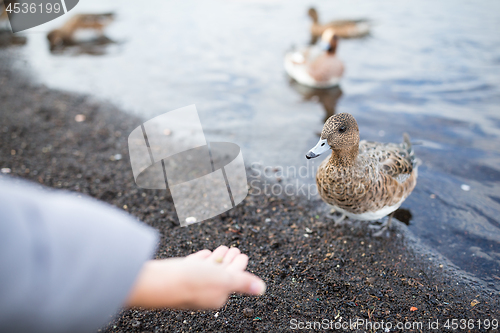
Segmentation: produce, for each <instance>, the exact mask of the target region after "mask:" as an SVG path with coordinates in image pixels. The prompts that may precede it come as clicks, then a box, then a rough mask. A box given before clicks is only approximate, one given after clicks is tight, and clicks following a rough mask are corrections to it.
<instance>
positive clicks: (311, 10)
mask: <svg viewBox="0 0 500 333" xmlns="http://www.w3.org/2000/svg"><path fill="white" fill-rule="evenodd" d="M307 15H309V17H310V18H311V19H312V20H313V22H315V23H318V12H317V11H316V8H314V7H311V8H309V10H308V11H307Z"/></svg>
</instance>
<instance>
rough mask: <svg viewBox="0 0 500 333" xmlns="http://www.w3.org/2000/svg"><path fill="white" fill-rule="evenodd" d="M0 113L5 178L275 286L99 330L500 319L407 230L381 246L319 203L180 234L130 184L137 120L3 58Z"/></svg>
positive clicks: (240, 213) (144, 313) (126, 315)
mask: <svg viewBox="0 0 500 333" xmlns="http://www.w3.org/2000/svg"><path fill="white" fill-rule="evenodd" d="M5 53H7V52H5ZM12 54H15V52H13V53H10V52H9V55H12ZM7 58H9V57H7ZM0 105H1V109H0V112H1V113H2V124H1V125H0V168H10V170H11V171H10V176H15V177H21V178H25V179H29V180H31V181H34V182H38V183H41V184H43V185H46V186H49V187H54V188H61V189H66V190H70V191H76V192H81V193H84V194H87V195H90V196H92V197H95V198H97V199H100V200H103V201H106V202H108V203H110V204H113V205H115V206H117V207H120V208H122V209H125V210H127V211H128V212H129V213H131V214H132V215H134V216H136V217H137V218H139V219H140V220H141V221H143V222H144V223H146V224H149V225H151V226H153V227H155V228H156V229H158V230H159V231H160V233H161V241H160V244H159V247H158V250H157V253H156V256H157V258H167V257H173V256H184V255H187V254H190V253H192V252H194V251H197V250H201V249H203V248H209V249H214V248H215V247H216V246H218V245H220V244H225V245H228V246H231V245H235V246H238V247H239V248H240V249H241V250H242V252H244V253H246V254H248V255H249V257H250V261H249V270H250V271H252V272H254V273H256V274H257V275H259V276H261V277H262V278H263V279H264V280H265V281H266V283H267V285H268V288H267V292H266V294H265V295H264V296H261V297H248V296H239V295H233V296H232V297H231V298H230V299H229V301H228V303H227V304H226V306H225V307H224V308H222V309H220V310H218V311H194V312H193V311H171V310H158V311H149V310H140V309H133V310H124V311H123V312H121V313H120V314H119V315H118V316H117V318H116V319H115V320H114V321H113V322H112V323H110V325H109V326H107V327H106V328H103V329H102V330H100V331H102V332H163V331H165V332H170V331H219V332H220V331H227V332H233V331H244V332H246V331H263V332H267V331H272V332H274V331H282V330H285V329H287V328H288V329H289V328H291V324H290V320H292V319H296V320H297V322H299V321H300V322H304V323H305V322H315V321H322V320H323V319H329V320H333V323H337V322H342V321H343V322H346V321H347V322H348V321H349V320H351V321H353V320H356V319H363V320H370V321H372V322H381V321H382V320H383V321H384V322H386V323H387V322H391V323H393V328H392V329H391V332H392V331H398V330H397V329H396V323H397V322H402V323H406V322H422V323H428V322H429V321H431V322H434V321H436V320H439V323H441V324H444V323H445V322H446V320H451V319H459V320H460V319H467V320H468V319H474V320H475V323H476V326H475V329H473V330H471V331H477V323H478V322H477V320H482V321H484V320H486V319H489V320H490V321H491V320H492V319H497V320H500V317H495V316H498V313H499V310H500V306H499V305H500V302H499V300H498V292H496V291H494V290H491V289H488V288H487V287H486V286H485V285H483V284H482V283H481V282H482V281H479V282H478V281H477V279H476V278H474V277H472V276H470V275H468V274H466V273H464V272H462V271H460V270H457V269H456V266H454V265H453V264H451V263H450V262H449V261H447V260H446V259H444V258H443V257H442V256H440V255H438V254H435V253H432V252H431V251H430V250H428V249H427V248H426V247H424V246H423V245H420V244H419V243H420V242H419V240H418V239H416V238H415V237H413V236H412V235H411V233H409V232H407V231H405V230H406V229H405V228H404V227H402V226H401V225H400V224H399V223H395V225H396V226H395V228H394V229H393V230H392V232H391V236H390V237H389V238H382V239H378V238H373V237H371V235H370V234H371V232H370V230H369V228H368V227H367V226H366V225H365V224H362V223H347V224H344V225H342V226H340V227H334V226H333V223H332V222H331V221H329V220H328V219H326V218H325V217H324V212H323V210H324V207H323V206H322V203H321V201H320V200H317V199H316V200H313V201H308V200H305V199H304V198H300V197H297V198H295V199H294V200H292V199H291V198H288V197H274V196H271V197H266V196H264V195H249V196H248V197H247V198H246V199H245V200H244V201H243V203H242V204H240V205H238V206H237V207H236V208H234V209H232V210H231V211H228V212H226V213H224V214H222V215H220V216H218V217H216V218H213V219H211V220H209V221H206V222H202V223H199V224H196V225H193V226H190V227H186V228H180V227H178V226H177V225H176V216H175V209H174V207H173V204H172V200H171V198H169V197H168V195H167V194H166V192H165V191H160V190H144V189H140V188H138V187H137V186H136V185H135V183H134V181H133V176H132V170H131V167H130V163H129V157H128V149H127V136H128V134H129V133H130V132H131V131H132V130H133V129H134V128H135V127H136V126H138V125H140V124H141V120H140V119H138V118H135V117H133V116H130V115H128V114H126V113H124V112H122V111H120V110H119V109H118V108H116V107H115V106H113V105H111V104H109V103H102V102H99V101H96V100H95V99H93V98H91V97H90V96H82V95H78V94H73V93H69V92H61V91H57V90H51V89H48V88H46V87H44V86H41V85H38V84H34V83H32V82H31V81H30V79H29V78H28V77H25V74H24V73H21V74H18V73H15V72H13V71H12V70H11V68H9V59H5V58H3V59H1V60H0ZM77 115H83V116H84V118H85V120H84V121H81V122H77V121H76V120H75V119H76V116H77ZM79 119H82V117H81V116H80V117H79ZM0 175H1V176H4V175H3V174H0ZM322 214H323V215H322ZM266 221H268V222H266ZM429 258H431V260H429ZM476 302H479V303H477V304H475V303H476ZM472 304H474V305H472ZM412 307H415V308H416V309H417V310H414V311H412V310H411V308H412ZM340 320H341V321H340ZM334 329H335V327H334ZM444 329H445V328H444V327H443V326H440V327H439V330H437V331H442V330H444ZM365 330H366V329H365V328H359V327H356V328H354V329H350V328H349V331H353V332H354V331H360V332H362V331H365ZM382 331H383V330H382ZM400 331H402V330H400ZM405 331H415V332H418V331H419V328H418V327H417V329H415V330H413V328H412V330H405ZM422 331H425V332H426V331H432V330H431V329H428V328H427V327H426V326H425V325H424V326H423V327H422Z"/></svg>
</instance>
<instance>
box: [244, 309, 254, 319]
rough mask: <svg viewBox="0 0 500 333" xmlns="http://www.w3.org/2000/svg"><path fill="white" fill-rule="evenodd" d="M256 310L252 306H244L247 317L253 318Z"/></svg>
mask: <svg viewBox="0 0 500 333" xmlns="http://www.w3.org/2000/svg"><path fill="white" fill-rule="evenodd" d="M254 312H255V311H254V310H253V309H252V308H244V309H243V315H244V316H245V317H247V318H251V317H253V315H254Z"/></svg>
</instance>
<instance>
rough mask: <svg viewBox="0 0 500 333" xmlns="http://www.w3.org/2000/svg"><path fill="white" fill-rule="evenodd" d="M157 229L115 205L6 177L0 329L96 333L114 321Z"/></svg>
mask: <svg viewBox="0 0 500 333" xmlns="http://www.w3.org/2000/svg"><path fill="white" fill-rule="evenodd" d="M157 242H158V236H157V232H156V231H155V230H154V229H152V228H150V227H148V226H146V225H144V224H142V223H140V222H138V221H137V220H135V219H134V218H133V217H131V216H130V215H128V214H126V213H125V212H122V211H120V210H118V209H116V208H114V207H112V206H110V205H107V204H104V203H101V202H99V201H97V200H93V199H90V198H79V197H77V196H76V195H75V194H70V193H64V192H62V191H49V190H46V189H39V188H35V185H28V184H27V183H26V182H19V181H14V180H8V179H7V180H6V178H5V177H3V178H1V179H0V332H16V333H22V332H37V333H42V332H50V333H57V332H72V333H78V332H92V331H95V330H96V329H97V328H99V327H101V326H103V325H105V324H106V323H108V322H109V321H111V320H112V316H113V315H114V314H116V313H117V312H118V311H119V310H120V307H121V306H122V305H123V303H124V301H125V299H126V297H127V295H128V294H129V292H130V289H131V287H132V285H133V283H134V281H135V279H136V277H137V275H138V273H139V270H140V268H141V267H142V265H143V264H144V262H146V261H147V260H149V259H150V258H151V257H152V256H153V254H154V251H155V248H156V245H157Z"/></svg>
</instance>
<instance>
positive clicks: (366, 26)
mask: <svg viewBox="0 0 500 333" xmlns="http://www.w3.org/2000/svg"><path fill="white" fill-rule="evenodd" d="M307 14H308V15H309V17H310V18H311V19H312V21H313V23H312V25H311V38H312V40H311V44H315V43H316V41H317V39H318V38H319V37H321V35H322V34H323V32H324V31H325V30H326V29H328V28H333V29H334V30H335V34H336V35H337V36H338V37H340V38H359V37H363V36H366V35H368V34H369V33H370V23H369V21H368V20H366V19H360V20H336V21H332V22H329V23H325V24H320V23H319V17H318V12H317V11H316V9H314V8H309V11H308V12H307Z"/></svg>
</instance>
